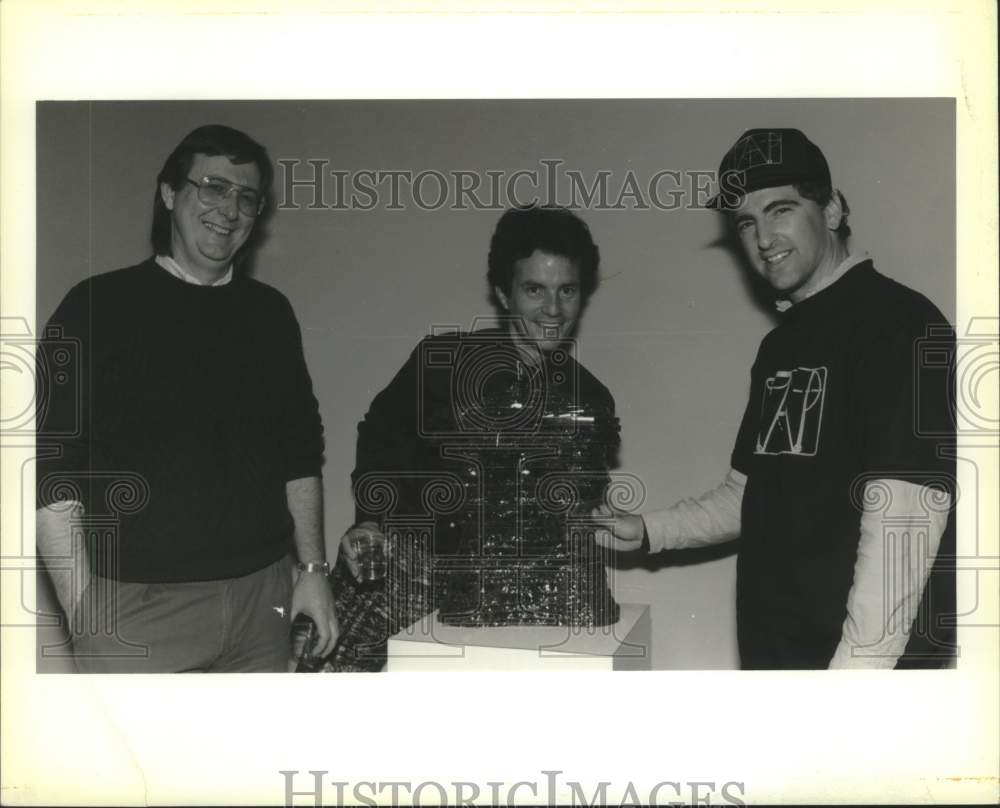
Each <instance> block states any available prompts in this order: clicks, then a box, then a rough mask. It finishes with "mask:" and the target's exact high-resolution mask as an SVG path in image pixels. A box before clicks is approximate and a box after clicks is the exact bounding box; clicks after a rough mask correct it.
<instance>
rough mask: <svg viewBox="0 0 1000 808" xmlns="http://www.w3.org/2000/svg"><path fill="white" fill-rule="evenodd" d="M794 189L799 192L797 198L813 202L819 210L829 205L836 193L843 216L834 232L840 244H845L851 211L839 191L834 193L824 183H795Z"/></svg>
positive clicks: (849, 229)
mask: <svg viewBox="0 0 1000 808" xmlns="http://www.w3.org/2000/svg"><path fill="white" fill-rule="evenodd" d="M794 188H795V190H796V191H798V192H799V196H801V197H803V198H804V199H809V200H811V201H813V202H815V203H816V204H817V205H819V206H820V207H821V208H825V207H826V206H827V205H829V204H830V200H831V199H833V195H834V193H836V194H837V196H838V197H839V199H840V207H841V209H842V210H843V216H841V217H840V225H839V226H838V227H837V229H836V230H835V231H834V232H835V233H836V234H837V236H838V237H839V238H840V240H841V241H842V242H846V241H847V239H848V238H850V235H851V226H850V225H849V224H848V223H847V217H848V216H849V215H850V214H851V209H850V208H849V207H848V206H847V200H846V199H845V198H844V195H843V194H842V193H841V192H840V191H834V190H833V188H832V187H831V186H829V185H827V184H826V183H824V182H797V183H795V185H794Z"/></svg>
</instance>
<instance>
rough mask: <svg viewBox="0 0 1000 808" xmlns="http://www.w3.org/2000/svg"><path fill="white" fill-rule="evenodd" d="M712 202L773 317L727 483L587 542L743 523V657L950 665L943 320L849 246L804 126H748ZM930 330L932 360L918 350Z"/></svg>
mask: <svg viewBox="0 0 1000 808" xmlns="http://www.w3.org/2000/svg"><path fill="white" fill-rule="evenodd" d="M708 207H710V208H713V209H715V210H718V211H720V212H721V213H722V214H724V215H725V216H726V217H727V221H728V222H729V224H730V225H731V227H732V230H733V234H734V236H735V238H736V239H738V240H739V242H740V244H741V246H742V249H743V252H744V254H745V256H746V259H747V262H748V263H749V265H750V267H751V268H752V269H753V271H754V272H755V273H756V274H757V275H759V276H760V277H761V278H762V279H763V281H764V282H765V283H766V284H767V285H768V286H769V287H770V289H771V290H772V291H773V292H774V294H775V298H776V304H777V307H778V309H779V310H780V311H781V312H782V314H781V317H782V321H781V323H780V325H779V326H778V327H777V328H775V329H774V330H773V331H772V332H771V333H769V334H768V335H767V336H766V337H765V338H764V340H763V342H762V343H761V346H760V349H759V351H758V354H757V359H756V361H755V362H754V365H753V368H752V371H751V387H750V396H749V401H748V403H747V406H746V410H745V413H744V416H743V421H742V424H741V426H740V430H739V433H738V435H737V438H736V445H735V448H734V450H733V453H732V458H731V469H730V471H729V473H728V475H727V476H726V479H725V480H724V481H723V483H722V484H721V485H720V486H718V487H717V488H715V489H714V490H712V491H709V492H708V493H706V494H704V495H702V496H701V497H699V498H697V499H685V500H682V501H681V502H678V503H677V504H676V505H674V506H673V507H671V508H668V509H666V510H662V511H656V512H650V513H646V514H644V515H642V516H639V515H631V514H623V513H620V512H616V513H609V512H608V511H607V510H603V512H602V514H601V515H602V516H603V517H605V518H606V519H607V522H606V525H607V527H608V528H609V530H608V531H602V532H600V533H599V536H598V541H599V542H600V543H602V544H605V545H606V546H611V547H615V548H616V549H619V550H637V549H640V548H643V547H648V550H649V551H650V552H658V551H661V550H669V549H680V548H687V547H695V546H700V545H705V544H710V543H714V542H720V541H726V540H728V539H734V538H737V537H739V545H738V546H739V556H738V561H737V625H738V637H739V648H740V659H741V664H742V666H743V667H744V668H758V669H759V668H765V669H777V668H826V667H830V668H892V667H942V666H946V665H948V664H950V663H951V661H952V660H953V658H954V655H955V646H954V614H955V606H954V598H955V593H954V563H953V562H954V552H955V551H954V511H953V507H952V506H953V502H954V498H955V494H956V491H955V486H954V480H955V474H954V460H953V459H951V456H950V455H949V454H948V452H947V448H948V444H952V445H953V443H954V420H953V399H952V392H951V387H950V381H949V375H950V374H949V373H948V372H943V373H942V372H941V365H940V362H941V361H943V362H944V365H945V370H946V371H947V369H948V367H949V366H950V363H951V362H952V361H953V358H954V343H953V336H952V335H951V331H950V326H948V324H947V321H946V320H945V318H944V316H943V315H942V314H941V312H940V311H938V310H937V308H935V307H934V305H933V304H931V303H930V302H929V301H928V300H927V299H926V298H924V297H923V296H922V295H920V294H919V293H917V292H915V291H913V290H911V289H908V288H907V287H905V286H903V285H901V284H899V283H897V282H895V281H893V280H890V279H889V278H887V277H885V276H884V275H881V274H880V273H879V272H877V271H876V269H875V267H874V265H873V262H872V260H871V259H870V258H868V257H867V256H866V255H864V254H858V253H854V252H852V251H851V250H850V249H849V246H848V239H849V236H850V228H849V226H848V224H847V216H848V213H849V210H848V206H847V202H846V200H845V198H844V196H843V194H842V193H841V192H840V191H839V190H837V189H836V188H835V187H834V186H833V183H832V181H831V177H830V169H829V166H828V164H827V161H826V158H825V157H824V156H823V153H822V152H821V151H820V149H819V148H818V147H817V146H816V145H815V144H814V143H812V142H811V141H810V140H809V139H808V138H807V137H806V136H805V135H804V134H803V133H802V132H800V131H799V130H797V129H751V130H749V131H747V132H745V133H744V134H743V135H741V136H740V138H739V139H738V140H737V141H736V143H735V144H734V145H733V146H732V148H730V149H729V151H728V152H727V153H726V155H725V157H724V158H723V160H722V164H721V165H720V167H719V193H718V194H717V195H716V196H714V197H712V199H711V200H710V201H709V203H708ZM929 338H933V339H934V340H936V344H937V345H938V346H939V347H940V352H939V357H938V358H939V360H940V361H939V362H938V363H937V364H934V363H931V362H920V361H918V359H919V351H918V348H919V347H920V346H921V345H922V344H924V343H926V342H927V340H928V339H929ZM942 357H943V359H942ZM945 439H947V441H948V444H945V443H943V440H945ZM949 563H950V564H951V566H950V567H949Z"/></svg>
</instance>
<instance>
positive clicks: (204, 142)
mask: <svg viewBox="0 0 1000 808" xmlns="http://www.w3.org/2000/svg"><path fill="white" fill-rule="evenodd" d="M197 154H205V155H208V156H209V157H215V156H217V155H224V156H226V157H228V158H229V159H230V160H231V161H232V162H234V163H237V164H241V163H256V164H257V169H258V170H259V171H260V188H259V189H258V190H259V192H260V198H261V199H262V200H265V202H266V200H267V195H268V193H269V192H270V190H271V182H272V181H273V179H274V169H273V168H272V167H271V158H270V157H268V154H267V149H265V148H264V147H263V146H261V145H260V144H259V143H258V142H257V141H255V140H254V139H253V138H251V137H250V136H249V135H247V134H244V133H243V132H241V131H239V130H238V129H232V128H231V127H228V126H222V125H221V124H210V125H208V126H199V127H198V128H197V129H195V130H194V131H193V132H190V133H188V135H187V136H186V137H185V138H184V139H183V140H182V141H181V142H180V143H179V144H178V145H177V148H175V149H174V150H173V151H172V152H171V153H170V156H169V157H167V160H166V162H165V163H164V164H163V168H161V169H160V173H159V174H158V175H157V177H156V190H155V191H154V192H153V228H152V233H151V241H152V242H153V251H154V252H155V253H156V254H157V255H170V254H171V252H170V237H171V231H172V227H171V223H170V211H169V210H168V209H167V206H166V204H165V203H164V202H163V197H162V195H161V194H160V184H161V183H164V182H165V183H167V185H169V186H170V187H171V188H173V189H174V190H175V191H176V190H179V189H180V187H181V186H182V185H183V184H184V182H185V180H186V179H187V175H188V172H189V171H190V170H191V164H192V163H193V162H194V158H195V155H197ZM257 230H258V228H256V227H255V228H254V235H256V234H257ZM253 240H254V239H253V237H252V236H251V238H250V239H247V242H246V243H245V244H244V245H243V246H242V247H240V249H239V250H238V251H237V252H236V255H235V256H233V263H235V264H239V263H240V262H241V261H242V260H243V258H245V257H246V255H247V254H248V252H249V248H250V245H251V243H252V242H253Z"/></svg>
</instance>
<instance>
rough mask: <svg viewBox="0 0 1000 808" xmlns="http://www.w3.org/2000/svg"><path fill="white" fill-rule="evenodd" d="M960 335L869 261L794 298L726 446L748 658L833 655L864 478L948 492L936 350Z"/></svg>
mask: <svg viewBox="0 0 1000 808" xmlns="http://www.w3.org/2000/svg"><path fill="white" fill-rule="evenodd" d="M953 345H954V343H953V337H952V336H951V335H950V329H949V327H948V325H947V321H946V320H945V318H944V316H943V315H942V314H941V313H940V312H939V311H938V310H937V309H936V308H935V307H934V306H933V305H932V304H931V303H930V302H929V301H928V300H927V299H926V298H924V297H923V296H922V295H920V294H918V293H917V292H914V291H913V290H911V289H908V288H906V287H904V286H902V285H900V284H898V283H896V282H895V281H892V280H890V279H888V278H886V277H885V276H883V275H880V274H879V273H878V272H876V271H875V269H874V267H873V266H872V264H871V262H870V261H864V262H863V263H861V264H859V265H857V266H855V267H853V268H852V269H850V270H848V271H847V273H846V274H845V275H844V276H843V277H842V278H840V279H839V280H838V281H837V282H835V283H834V284H833V285H831V286H830V287H828V288H826V289H824V290H822V291H820V292H819V293H817V294H816V295H814V296H813V297H810V298H807V299H806V300H804V301H802V302H801V303H799V304H797V305H796V306H794V307H793V308H791V309H790V310H789V311H788V312H787V313H786V314H785V316H784V321H783V322H782V324H781V325H780V326H779V327H778V328H776V329H775V330H774V331H772V332H771V333H770V334H768V335H767V337H766V338H765V339H764V341H763V342H762V343H761V346H760V350H759V352H758V354H757V359H756V361H755V362H754V365H753V370H752V374H751V390H750V398H749V402H748V404H747V409H746V412H745V414H744V416H743V422H742V424H741V426H740V431H739V435H738V438H737V441H736V447H735V449H734V451H733V456H732V465H733V468H735V469H737V470H738V471H741V472H743V473H744V474H746V475H747V477H748V479H747V486H746V490H745V493H744V499H743V510H742V525H741V526H742V539H741V545H740V555H739V561H738V584H737V609H738V623H739V641H740V654H741V659H742V663H743V666H744V667H750V668H788V667H799V668H812V667H826V665H827V664H828V663H829V660H830V658H831V657H832V655H833V652H834V651H835V650H836V647H837V644H838V642H839V640H840V637H841V631H842V626H843V622H844V618H845V616H846V605H847V595H848V592H849V591H850V588H851V584H852V583H853V578H854V565H855V561H856V557H857V547H858V539H859V525H860V516H861V512H862V508H863V497H864V490H865V484H866V483H867V482H871V481H874V480H876V479H879V478H890V479H900V480H905V481H908V482H911V483H914V484H917V485H927V486H931V487H935V488H940V489H943V490H947V491H949V492H952V491H953V480H954V468H953V461H951V460H949V459H948V458H947V457H943V456H941V454H940V453H939V449H940V448H941V447H942V446H943V445H945V443H953V440H951V441H945V440H944V439H945V438H947V436H948V433H949V432H953V426H952V424H953V423H954V422H953V419H952V395H951V386H950V385H951V382H950V378H949V374H948V367H947V362H950V361H951V360H950V358H949V359H947V362H946V363H945V364H944V365H943V364H942V363H941V361H940V356H942V355H944V356H946V357H951V356H953V352H954V349H953ZM935 355H936V356H937V357H938V358H939V361H935V360H934V358H933V357H934V356H935ZM928 357H931V359H930V360H928ZM950 538H952V540H953V537H950ZM951 552H952V553H953V550H952V551H951ZM941 553H942V554H944V555H947V554H948V543H947V542H946V541H943V542H942V550H941ZM943 605H944V604H943V603H942V602H941V599H940V598H939V599H938V603H937V607H939V608H940V607H941V606H943Z"/></svg>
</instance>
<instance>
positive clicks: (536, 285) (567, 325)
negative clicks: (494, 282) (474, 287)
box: [494, 250, 582, 351]
mask: <svg viewBox="0 0 1000 808" xmlns="http://www.w3.org/2000/svg"><path fill="white" fill-rule="evenodd" d="M494 291H495V292H496V295H497V298H499V300H500V302H501V303H502V304H503V306H504V308H505V309H506V310H507V313H508V314H510V315H511V316H513V317H517V318H520V320H519V321H515V322H514V323H512V324H511V328H512V331H513V333H514V337H515V339H516V340H518V341H526V342H529V343H530V344H531V345H532V346H536V347H537V348H540V349H541V350H543V351H551V350H554V349H555V348H556V347H557V346H558V345H559V344H560V343H561V342H564V341H566V340H567V339H569V337H570V336H571V335H572V333H573V329H574V328H575V327H576V322H577V319H578V318H579V316H580V307H581V304H582V299H581V294H580V268H579V267H578V266H577V265H576V264H574V263H573V262H572V261H570V260H569V259H568V258H566V257H565V256H562V255H553V254H551V253H546V252H541V251H540V250H535V251H534V252H533V253H532V254H531V255H529V256H528V257H527V258H521V259H520V260H518V261H515V262H514V273H513V277H512V279H511V285H510V294H509V295H508V294H504V292H503V290H502V289H500V288H499V287H497V288H496V289H495V290H494ZM519 326H520V327H519Z"/></svg>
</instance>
